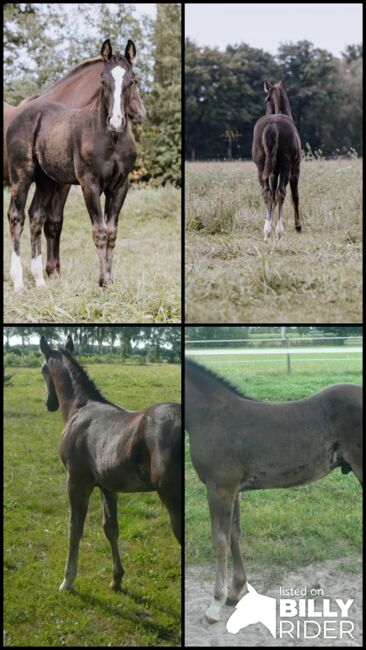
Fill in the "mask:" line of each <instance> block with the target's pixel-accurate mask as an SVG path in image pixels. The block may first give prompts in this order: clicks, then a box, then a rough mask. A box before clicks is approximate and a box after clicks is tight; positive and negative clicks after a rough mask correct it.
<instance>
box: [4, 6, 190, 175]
mask: <svg viewBox="0 0 366 650" xmlns="http://www.w3.org/2000/svg"><path fill="white" fill-rule="evenodd" d="M85 26H87V29H85ZM106 38H110V40H111V44H112V47H113V50H115V49H120V50H121V51H122V52H124V48H125V45H126V43H127V40H128V39H129V38H130V39H132V40H133V41H134V42H135V44H136V47H137V56H138V60H137V65H136V72H137V78H138V81H139V84H140V91H141V96H142V99H143V101H144V104H145V107H146V110H147V116H148V117H147V121H146V122H145V123H144V124H143V125H142V126H141V127H134V133H135V137H136V140H137V145H138V159H137V164H136V169H135V171H134V172H133V173H132V175H131V180H132V181H134V182H137V183H141V184H150V185H164V184H166V183H172V184H174V185H177V186H180V182H181V173H180V172H181V162H180V161H181V7H180V5H179V4H177V3H169V4H157V14H156V19H155V20H152V19H151V18H150V17H149V16H144V17H142V18H139V19H137V18H136V17H135V15H134V6H133V5H131V4H112V3H107V4H88V3H79V4H75V5H70V6H69V8H68V10H66V9H65V5H62V4H61V5H59V4H48V3H44V4H42V3H20V4H5V5H4V76H5V84H4V98H5V101H7V102H8V103H10V104H13V105H17V104H19V103H20V102H21V101H22V100H23V99H25V98H26V97H30V96H32V95H34V94H38V93H39V92H41V91H42V90H44V89H46V88H47V87H48V86H50V85H52V84H53V83H55V82H56V81H57V80H58V79H60V78H61V77H63V76H64V75H65V74H66V73H67V72H69V70H70V69H71V68H72V67H73V66H75V65H76V64H78V63H80V62H81V61H84V60H85V59H88V58H90V57H95V56H97V55H99V54H100V49H101V44H102V42H103V41H104V40H105V39H106Z"/></svg>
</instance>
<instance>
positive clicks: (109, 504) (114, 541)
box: [102, 489, 124, 591]
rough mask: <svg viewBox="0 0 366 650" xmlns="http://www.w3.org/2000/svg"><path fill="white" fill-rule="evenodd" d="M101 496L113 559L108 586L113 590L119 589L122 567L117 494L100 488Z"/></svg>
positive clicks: (105, 528) (105, 530)
mask: <svg viewBox="0 0 366 650" xmlns="http://www.w3.org/2000/svg"><path fill="white" fill-rule="evenodd" d="M102 498H103V509H104V519H103V530H104V534H105V536H106V538H107V539H108V541H109V543H110V545H111V549H112V560H113V578H112V582H111V584H110V588H111V589H113V591H121V582H122V578H123V574H124V569H123V567H122V564H121V558H120V555H119V550H118V535H119V528H118V520H117V494H115V493H114V492H110V491H109V490H105V489H102Z"/></svg>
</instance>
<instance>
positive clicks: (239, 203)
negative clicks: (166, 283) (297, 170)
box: [185, 160, 362, 323]
mask: <svg viewBox="0 0 366 650" xmlns="http://www.w3.org/2000/svg"><path fill="white" fill-rule="evenodd" d="M361 169H362V161H361V160H335V161H313V162H303V163H302V167H301V176H300V184H299V192H300V215H301V217H302V221H303V232H302V233H301V234H298V233H296V232H295V230H294V221H293V209H292V205H291V201H290V189H289V188H288V189H287V197H286V201H285V204H284V228H285V236H284V238H283V239H282V240H280V241H278V240H276V239H275V237H274V234H273V236H272V238H271V241H270V243H268V244H266V243H265V242H264V241H263V225H264V206H263V201H262V197H261V190H260V187H259V183H258V180H257V174H256V167H255V165H254V163H252V162H235V163H234V162H232V163H230V162H220V163H219V162H217V163H215V162H211V163H199V162H197V163H187V166H186V190H185V192H186V194H185V197H186V203H185V206H186V207H185V221H186V247H185V250H186V269H185V277H186V294H185V295H186V320H187V321H188V322H191V323H200V322H216V323H218V322H220V323H225V322H231V323H238V322H245V323H258V322H268V323H269V322H272V323H287V322H291V323H301V322H308V321H309V318H310V320H311V322H312V323H324V322H327V323H339V322H349V323H351V322H352V323H356V322H361V321H362V231H361V226H362V213H361V192H360V186H361ZM276 219H277V211H276ZM309 314H310V316H311V317H310V316H309Z"/></svg>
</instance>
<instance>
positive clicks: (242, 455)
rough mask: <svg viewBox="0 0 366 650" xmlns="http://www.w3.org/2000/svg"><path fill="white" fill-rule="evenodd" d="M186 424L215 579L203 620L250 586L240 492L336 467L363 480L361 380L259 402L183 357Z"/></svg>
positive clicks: (303, 479) (214, 617)
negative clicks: (203, 495)
mask: <svg viewBox="0 0 366 650" xmlns="http://www.w3.org/2000/svg"><path fill="white" fill-rule="evenodd" d="M185 426H186V429H187V431H188V433H189V439H190V449H191V457H192V463H193V466H194V468H195V470H196V472H197V474H198V476H199V477H200V479H201V481H203V483H205V485H206V487H207V497H208V504H209V509H210V517H211V525H212V544H213V547H214V551H215V555H216V582H215V591H214V598H213V600H212V602H211V604H210V606H209V607H208V609H207V611H206V620H207V621H208V622H209V623H214V622H216V621H218V620H219V618H220V611H221V608H222V606H223V605H224V604H225V602H226V599H227V597H228V600H227V604H234V603H237V602H238V601H239V600H240V598H241V595H244V593H245V592H244V590H246V591H248V589H247V588H246V582H247V577H246V573H245V568H244V562H243V558H242V554H241V550H240V535H241V527H240V501H239V499H240V492H243V491H245V490H260V489H266V488H286V487H292V486H295V485H302V484H304V483H310V482H312V481H316V480H318V479H320V478H322V477H324V476H326V475H327V474H328V473H329V472H330V471H331V470H333V469H335V468H336V467H340V468H341V471H342V473H348V472H350V471H353V472H354V474H355V475H356V476H357V478H358V479H359V480H360V482H362V387H361V386H357V385H354V384H339V385H334V386H329V387H328V388H325V389H323V390H321V391H320V392H319V393H316V394H315V395H311V396H310V397H307V398H305V399H301V400H296V401H293V402H285V403H271V402H261V401H259V400H255V399H251V398H249V397H247V396H246V395H244V394H242V393H241V392H240V391H238V390H237V389H236V388H234V387H233V386H231V385H230V384H229V383H228V382H227V381H226V380H224V379H222V378H220V377H218V376H216V375H214V374H213V373H212V372H211V371H209V370H207V369H206V368H203V367H202V366H200V365H198V364H197V363H195V362H193V361H191V360H189V359H186V361H185ZM229 549H231V553H232V558H233V582H232V586H231V590H230V592H229V594H228V589H227V555H228V552H229Z"/></svg>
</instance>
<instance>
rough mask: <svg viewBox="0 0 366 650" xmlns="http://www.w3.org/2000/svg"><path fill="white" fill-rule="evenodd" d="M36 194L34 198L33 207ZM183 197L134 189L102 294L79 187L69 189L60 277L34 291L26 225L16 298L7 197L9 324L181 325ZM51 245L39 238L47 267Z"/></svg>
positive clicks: (122, 215) (169, 190)
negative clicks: (21, 287) (109, 282)
mask: <svg viewBox="0 0 366 650" xmlns="http://www.w3.org/2000/svg"><path fill="white" fill-rule="evenodd" d="M32 195H33V191H31V192H30V193H29V199H28V205H27V208H28V206H29V204H30V200H31V197H32ZM180 195H181V192H180V190H179V189H177V188H174V187H172V186H166V187H161V188H144V189H137V188H135V187H131V188H130V190H129V192H128V194H127V198H126V201H125V204H124V206H123V208H122V210H121V213H120V218H119V228H118V236H117V242H116V247H115V252H114V258H113V273H114V283H113V285H111V286H110V287H108V288H106V289H100V287H99V285H98V278H99V260H98V255H97V250H96V247H95V245H94V243H93V240H92V231H91V222H90V218H89V215H88V212H87V209H86V206H85V203H84V199H83V197H82V194H81V189H80V188H79V187H73V188H71V191H70V194H69V197H68V199H67V202H66V206H65V218H64V226H63V231H62V235H61V246H60V251H61V252H60V256H61V276H60V277H59V278H57V279H54V280H49V279H46V287H43V288H37V287H36V286H35V283H34V280H33V277H32V275H31V272H30V234H29V219H28V216H27V217H26V221H25V224H24V232H23V235H22V237H21V258H22V263H23V271H24V281H25V289H24V290H23V291H21V292H19V293H16V294H15V293H14V290H13V286H12V282H11V278H10V274H9V269H10V255H11V242H10V235H9V226H8V220H7V216H6V214H7V209H8V206H9V191H8V190H5V193H4V232H5V233H6V238H5V254H4V264H5V282H4V322H5V323H57V322H63V323H75V322H78V323H106V322H108V323H129V322H140V323H162V322H164V323H176V322H180V320H181V286H180V285H181V198H180ZM45 253H46V240H45V237H44V236H43V235H42V257H43V267H44V268H45V259H46V257H45Z"/></svg>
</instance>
